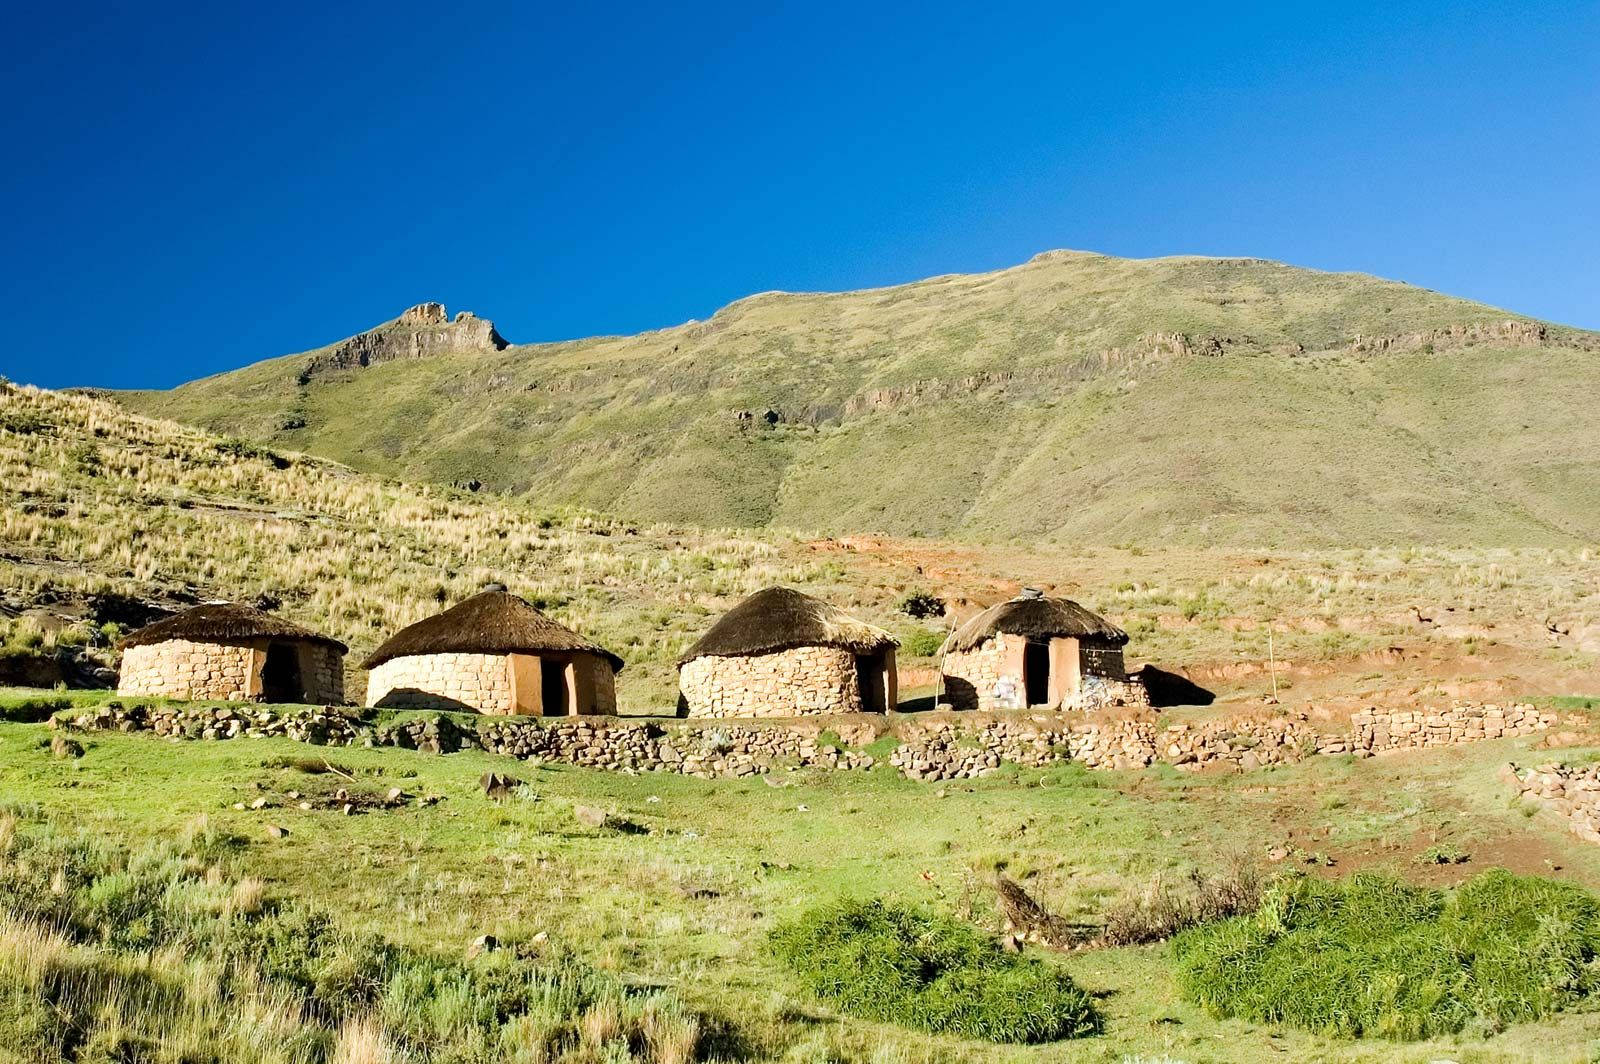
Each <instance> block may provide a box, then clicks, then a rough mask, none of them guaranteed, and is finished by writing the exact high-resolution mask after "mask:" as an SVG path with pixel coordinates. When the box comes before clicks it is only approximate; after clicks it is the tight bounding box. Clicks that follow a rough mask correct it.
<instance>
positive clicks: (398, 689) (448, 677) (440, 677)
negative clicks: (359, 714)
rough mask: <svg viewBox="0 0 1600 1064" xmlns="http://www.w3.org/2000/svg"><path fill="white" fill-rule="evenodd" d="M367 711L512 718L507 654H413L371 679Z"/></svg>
mask: <svg viewBox="0 0 1600 1064" xmlns="http://www.w3.org/2000/svg"><path fill="white" fill-rule="evenodd" d="M367 705H369V706H383V707H385V708H393V709H445V710H462V709H473V710H477V711H478V712H479V713H510V712H511V711H512V703H511V672H510V670H509V669H508V668H507V667H506V655H504V654H410V655H403V656H401V657H398V658H390V659H389V660H388V661H386V662H384V663H383V664H382V665H379V666H378V667H377V668H375V669H373V670H372V671H371V672H369V673H367Z"/></svg>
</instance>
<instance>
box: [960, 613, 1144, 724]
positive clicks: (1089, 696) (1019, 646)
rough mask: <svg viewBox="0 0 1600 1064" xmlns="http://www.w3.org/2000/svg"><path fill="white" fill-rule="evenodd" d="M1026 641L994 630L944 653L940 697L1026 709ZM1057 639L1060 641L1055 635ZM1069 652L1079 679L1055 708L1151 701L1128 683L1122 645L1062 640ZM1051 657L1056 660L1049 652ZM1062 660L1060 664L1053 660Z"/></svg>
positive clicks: (967, 705) (965, 704) (971, 705)
mask: <svg viewBox="0 0 1600 1064" xmlns="http://www.w3.org/2000/svg"><path fill="white" fill-rule="evenodd" d="M1026 642H1027V641H1026V640H1025V639H1024V638H1023V637H1022V636H1019V635H1008V634H1007V633H1005V632H1000V633H997V634H996V635H995V636H994V637H993V638H991V639H985V640H984V641H983V642H982V643H979V644H978V645H977V646H975V647H973V648H972V649H971V650H964V651H952V652H950V653H948V654H946V655H945V656H944V662H943V668H942V671H943V673H944V701H946V702H948V703H949V704H950V706H951V708H953V709H962V710H973V709H976V710H991V709H1026V708H1027V706H1026V704H1025V703H1026V701H1027V697H1028V691H1027V686H1026V683H1025V680H1024V676H1023V668H1024V665H1023V653H1024V647H1025V646H1026ZM1054 642H1056V643H1061V642H1062V640H1055V641H1054ZM1066 642H1067V643H1068V644H1076V646H1075V647H1074V646H1072V645H1069V646H1068V647H1067V650H1066V652H1067V653H1068V654H1071V653H1074V652H1076V653H1077V655H1078V669H1079V680H1078V683H1077V685H1076V687H1075V688H1074V689H1072V690H1067V691H1064V692H1062V697H1061V701H1060V705H1058V706H1056V707H1055V708H1057V709H1102V708H1105V707H1107V706H1118V705H1134V706H1144V705H1149V704H1150V696H1149V693H1148V692H1147V691H1146V690H1145V688H1144V685H1143V684H1140V683H1136V682H1132V681H1130V680H1129V679H1128V677H1127V672H1126V670H1125V668H1124V666H1123V661H1122V648H1121V647H1115V646H1107V645H1105V644H1094V643H1088V644H1083V643H1079V641H1077V640H1067V641H1066ZM1052 660H1056V658H1055V655H1054V654H1052ZM1058 664H1064V663H1058Z"/></svg>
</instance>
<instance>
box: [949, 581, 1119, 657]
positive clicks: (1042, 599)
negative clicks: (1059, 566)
mask: <svg viewBox="0 0 1600 1064" xmlns="http://www.w3.org/2000/svg"><path fill="white" fill-rule="evenodd" d="M1002 632H1004V633H1005V634H1006V635H1020V636H1022V637H1023V638H1025V639H1028V640H1030V641H1034V642H1042V641H1044V640H1048V639H1054V638H1056V637H1058V636H1062V637H1065V636H1074V637H1076V638H1078V639H1082V640H1085V641H1089V642H1099V643H1111V644H1113V645H1115V646H1122V645H1123V644H1124V643H1126V642H1127V641H1128V633H1127V632H1124V631H1123V630H1122V629H1121V628H1118V627H1117V626H1116V625H1114V624H1112V623H1111V622H1110V621H1108V620H1106V619H1105V618H1104V617H1101V616H1100V615H1099V614H1097V613H1092V612H1090V611H1089V610H1086V609H1084V608H1083V607H1082V606H1080V605H1078V604H1077V603H1076V602H1073V601H1072V600H1071V599H1064V598H1050V597H1048V596H1045V595H1041V594H1040V593H1039V592H1037V591H1035V590H1034V589H1033V588H1027V589H1025V590H1024V591H1023V593H1022V594H1021V595H1018V596H1017V597H1016V598H1014V599H1011V600H1010V601H1008V602H1002V603H1000V604H999V605H997V606H990V607H989V608H988V609H986V610H984V611H983V612H982V613H980V614H978V615H977V616H976V617H974V618H972V620H970V621H968V622H967V623H966V624H963V625H962V626H961V627H960V628H957V629H956V630H955V631H954V632H952V633H950V638H949V639H946V640H945V641H944V646H942V647H940V648H939V653H941V654H949V653H951V652H952V651H963V650H971V649H973V648H974V647H976V646H977V645H978V644H979V643H982V642H983V641H984V640H985V639H989V638H990V637H992V636H995V635H998V634H1000V633H1002Z"/></svg>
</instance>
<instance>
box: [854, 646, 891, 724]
mask: <svg viewBox="0 0 1600 1064" xmlns="http://www.w3.org/2000/svg"><path fill="white" fill-rule="evenodd" d="M856 686H857V687H858V688H860V689H861V712H863V713H882V712H884V711H885V709H886V708H887V707H885V706H884V704H883V662H882V661H881V660H880V659H879V657H878V656H877V655H876V654H874V655H871V656H868V655H866V654H857V655H856Z"/></svg>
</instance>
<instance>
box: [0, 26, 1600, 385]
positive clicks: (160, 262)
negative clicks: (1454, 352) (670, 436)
mask: <svg viewBox="0 0 1600 1064" xmlns="http://www.w3.org/2000/svg"><path fill="white" fill-rule="evenodd" d="M331 6H332V7H335V8H337V10H333V11H330V10H327V9H325V5H323V4H315V5H309V4H308V5H300V4H295V3H285V4H277V5H272V4H250V5H244V4H218V5H207V6H203V7H202V6H200V5H195V6H193V7H192V8H191V7H188V6H175V5H163V4H150V5H133V4H122V5H115V6H113V5H110V4H102V5H97V6H94V7H82V6H79V5H77V4H75V3H70V2H66V3H54V4H48V5H39V6H37V7H33V8H29V9H23V8H20V7H18V8H13V9H11V12H10V14H9V15H8V20H9V24H8V27H7V31H8V38H9V40H10V46H9V49H8V55H7V60H8V61H7V63H6V64H5V65H4V67H3V68H0V84H3V86H4V91H5V100H6V102H7V106H5V107H4V108H3V111H0V135H3V137H4V143H5V144H6V145H7V146H8V149H9V150H8V151H7V153H6V154H7V156H8V157H9V160H8V162H7V163H6V164H5V165H4V166H3V167H0V190H3V197H4V198H3V202H4V203H5V204H6V205H7V207H8V208H9V213H10V215H11V217H10V219H9V224H8V225H7V226H6V230H7V232H6V234H5V241H4V247H5V255H4V261H3V264H0V279H3V282H4V287H3V291H4V293H5V297H6V298H5V307H6V310H7V320H6V325H5V328H4V330H3V332H0V344H3V349H0V374H5V375H7V376H9V377H11V378H13V379H17V380H24V381H30V382H34V383H38V384H44V385H53V386H61V385H70V384H99V385H109V386H122V387H136V386H155V385H171V384H175V383H177V382H179V381H182V380H185V379H188V378H191V377H195V376H200V375H204V374H208V373H213V372H217V371H220V370H223V369H228V368H232V367H235V366H238V365H242V364H244V363H246V362H249V361H253V360H255V359H258V358H262V357H266V356H269V355H275V354H283V353H287V352H291V351H298V350H304V349H306V348H310V347H314V346H317V345H320V344H322V343H326V342H329V341H332V340H335V339H338V338H340V337H343V336H346V335H349V334H351V333H354V332H357V331H359V330H361V329H363V328H365V327H367V326H369V325H372V324H376V323H377V322H379V321H381V320H384V319H386V318H390V317H392V316H394V315H395V314H396V313H398V312H399V311H400V310H402V309H403V308H404V307H406V306H408V305H410V304H412V303H415V302H418V301H420V300H424V299H438V300H441V301H443V302H444V303H446V304H447V305H448V306H449V307H450V309H451V311H452V313H453V312H454V311H455V310H457V309H462V308H467V309H472V310H475V311H477V312H478V313H480V314H483V315H485V316H487V317H491V318H493V319H494V320H495V321H496V322H497V323H498V324H499V326H500V328H501V331H502V332H503V333H504V334H505V335H506V336H508V337H509V338H511V339H512V340H515V341H532V340H553V339H563V338H568V337H574V336H584V335H590V334H594V333H615V332H633V331H637V330H641V329H647V328H655V327H659V326H663V325H670V324H675V323H677V322H681V321H683V320H685V319H688V318H704V317H706V316H708V315H709V314H711V313H712V311H714V310H715V309H716V308H717V307H719V306H721V305H723V304H725V303H727V302H729V301H730V300H733V299H736V298H738V297H740V296H743V295H747V294H749V293H751V292H756V291H761V290H765V289H772V288H785V289H841V288H856V287H862V286H868V285H879V284H889V283H894V282H899V281H906V280H912V279H915V278H918V277H923V276H928V275H932V274H937V273H948V272H955V271H970V270H984V269H991V268H995V267H999V266H1005V265H1011V264H1014V263H1017V262H1021V261H1023V260H1025V259H1027V258H1028V257H1030V256H1031V255H1033V254H1034V253H1036V252H1038V251H1041V250H1044V249H1047V248H1055V247H1071V248H1083V249H1089V250H1095V251H1104V252H1108V253H1112V254H1117V255H1132V256H1149V255H1165V254H1180V253H1203V254H1225V255H1257V256H1264V257H1268V258H1274V259H1281V260H1284V261H1287V262H1292V263H1296V264H1299V265H1306V266H1315V267H1319V268H1324V269H1339V270H1345V269H1353V270H1364V271H1368V272H1371V273H1376V274H1380V275H1383V276H1386V277H1394V278H1398V279H1401V280H1406V281H1410V282H1413V283H1416V284H1421V285H1425V286H1427V287H1430V288H1436V289H1440V290H1443V291H1446V292H1451V293H1454V294H1459V295H1464V296H1469V297H1472V298H1476V299H1481V300H1484V301H1486V302H1489V303H1494V304H1497V305H1500V306H1504V307H1509V308H1514V309H1516V310H1519V311H1522V312H1525V313H1529V314H1534V315H1537V316H1540V317H1543V318H1548V319H1552V320H1556V321H1561V322H1567V323H1571V324H1577V325H1584V326H1589V327H1600V73H1597V70H1600V68H1597V66H1596V55H1597V52H1600V3H1597V2H1590V3H1549V4H1537V3H1529V4H1509V3H1507V4H1495V3H1480V4H1451V5H1441V4H1435V3H1427V4H1424V3H1392V2H1391V3H1381V4H1357V3H1339V4H1326V5H1299V4H1281V3H1274V4H1270V5H1262V6H1259V7H1253V6H1252V7H1246V6H1238V5H1231V6H1227V7H1222V6H1218V7H1214V8H1210V9H1204V8H1202V7H1201V6H1197V5H1193V4H1181V5H1172V6H1171V7H1167V6H1165V5H1162V4H1159V3H1154V4H1148V5H1144V6H1142V7H1140V6H1137V5H1130V6H1129V7H1128V9H1127V11H1126V12H1125V13H1118V12H1109V11H1107V10H1104V8H1105V7H1106V6H1108V5H1102V4H1093V5H1081V6H1079V5H1070V4H1063V3H1048V2H1045V3H1036V4H1031V3H1006V2H998V3H985V4H977V5H974V4H970V3H962V4H906V5H903V6H897V7H894V8H890V7H887V6H885V7H881V8H878V9H877V10H871V11H867V10H863V9H862V7H861V6H860V5H857V4H842V3H841V4H834V3H822V2H809V3H795V4H788V5H783V6H782V7H777V8H775V9H774V10H772V11H770V12H761V11H759V10H758V9H760V8H764V7H767V6H769V5H763V4H746V3H740V4H728V5H725V6H723V5H652V6H651V7H650V8H648V9H642V10H629V9H627V8H624V7H615V8H604V7H590V6H586V5H582V4H563V5H560V6H559V7H558V8H557V7H555V6H554V5H552V10H550V11H549V12H545V11H543V10H540V8H539V7H538V6H537V5H531V4H514V5H512V4H508V5H505V6H490V5H482V6H479V5H473V4H455V5H436V6H423V5H408V4H403V3H391V4H381V5H380V4H344V5H337V4H335V5H331ZM868 6H870V5H868ZM1312 7H1319V8H1322V9H1323V10H1322V11H1321V12H1317V13H1308V12H1307V11H1302V10H1299V9H1300V8H1306V9H1310V8H1312ZM1446 7H1448V8H1451V9H1452V10H1451V13H1449V14H1442V13H1439V11H1438V9H1442V8H1446Z"/></svg>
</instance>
